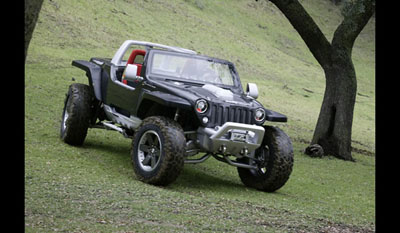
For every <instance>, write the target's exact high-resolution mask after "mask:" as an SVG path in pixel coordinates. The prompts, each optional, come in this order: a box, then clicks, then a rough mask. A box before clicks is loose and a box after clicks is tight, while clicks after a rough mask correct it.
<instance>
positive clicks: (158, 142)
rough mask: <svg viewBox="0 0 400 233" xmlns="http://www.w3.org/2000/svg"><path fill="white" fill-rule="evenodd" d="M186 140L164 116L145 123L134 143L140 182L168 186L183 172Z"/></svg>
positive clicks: (178, 127) (180, 131) (133, 155)
mask: <svg viewBox="0 0 400 233" xmlns="http://www.w3.org/2000/svg"><path fill="white" fill-rule="evenodd" d="M185 146H186V140H185V136H184V134H183V130H182V128H181V127H180V125H179V124H177V123H176V122H175V121H173V120H171V119H169V118H166V117H161V116H152V117H148V118H146V119H144V120H143V122H142V125H141V126H140V127H139V129H138V130H137V131H136V132H135V137H134V139H133V141H132V149H131V156H132V164H133V169H134V172H135V174H136V176H137V177H138V179H139V180H141V181H143V182H145V183H149V184H154V185H168V184H170V183H172V182H173V181H175V180H176V178H177V177H178V176H179V174H180V173H181V171H182V170H183V164H184V154H185Z"/></svg>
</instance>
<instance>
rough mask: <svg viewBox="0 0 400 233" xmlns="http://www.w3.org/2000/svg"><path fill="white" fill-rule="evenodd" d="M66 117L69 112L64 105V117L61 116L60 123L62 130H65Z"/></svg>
mask: <svg viewBox="0 0 400 233" xmlns="http://www.w3.org/2000/svg"><path fill="white" fill-rule="evenodd" d="M68 117H69V113H68V110H67V107H65V110H64V117H63V124H62V127H63V130H65V128H66V127H67V120H68Z"/></svg>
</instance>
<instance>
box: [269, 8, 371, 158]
mask: <svg viewBox="0 0 400 233" xmlns="http://www.w3.org/2000/svg"><path fill="white" fill-rule="evenodd" d="M270 1H271V2H272V3H274V4H275V5H276V6H277V7H278V8H279V9H280V10H281V11H282V13H283V14H284V15H285V16H286V18H287V19H288V20H289V22H290V23H291V24H292V26H293V27H294V28H295V29H296V31H297V32H298V33H299V34H300V36H301V38H302V39H303V40H304V42H305V43H306V45H307V47H308V48H309V49H310V51H311V53H312V54H313V56H314V57H315V59H316V60H317V61H318V63H319V64H320V65H321V67H322V68H323V69H324V72H325V80H326V85H325V93H324V99H323V102H322V106H321V111H320V114H319V117H318V122H317V125H316V127H315V131H314V135H313V139H312V142H311V144H319V145H321V146H322V148H323V150H324V152H325V154H330V155H334V156H336V157H338V158H341V159H344V160H351V161H353V158H352V156H351V130H352V125H353V112H354V104H355V99H356V93H357V79H356V72H355V69H354V66H353V62H352V59H351V52H352V48H353V45H354V41H355V39H356V38H357V36H358V35H359V34H360V32H361V30H362V29H363V28H364V27H365V25H366V24H367V23H368V20H369V19H370V18H371V16H372V15H373V13H374V12H375V0H357V1H356V2H354V4H353V6H352V7H351V9H350V10H349V11H348V12H346V14H345V15H344V20H343V22H342V23H341V24H340V25H339V26H338V28H337V29H336V31H335V33H334V37H333V39H332V42H331V43H329V41H328V40H327V39H326V37H325V36H324V34H323V33H322V32H321V30H320V29H319V27H318V26H317V25H316V23H315V22H314V20H313V19H312V18H311V16H310V15H309V14H308V13H307V12H306V10H305V9H304V8H303V6H302V5H301V4H300V3H299V1H298V0H270Z"/></svg>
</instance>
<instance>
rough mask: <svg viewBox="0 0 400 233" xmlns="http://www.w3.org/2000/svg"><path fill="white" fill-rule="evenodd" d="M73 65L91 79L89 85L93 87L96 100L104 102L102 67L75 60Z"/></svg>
mask: <svg viewBox="0 0 400 233" xmlns="http://www.w3.org/2000/svg"><path fill="white" fill-rule="evenodd" d="M72 65H73V66H76V67H78V68H80V69H82V70H84V71H86V76H87V77H88V79H89V85H90V86H91V87H93V91H94V95H95V97H96V99H97V100H99V101H102V96H101V67H100V66H99V65H96V64H94V63H92V62H90V61H84V60H73V61H72Z"/></svg>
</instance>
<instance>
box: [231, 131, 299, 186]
mask: <svg viewBox="0 0 400 233" xmlns="http://www.w3.org/2000/svg"><path fill="white" fill-rule="evenodd" d="M264 128H265V133H264V139H263V142H262V144H261V146H260V147H259V148H258V149H257V150H256V151H255V152H254V158H255V159H256V160H251V159H248V158H242V159H239V161H240V162H244V163H247V164H251V165H257V167H258V169H246V168H240V167H239V168H238V173H239V177H240V179H241V181H242V182H243V183H244V184H245V185H246V186H249V187H252V188H256V189H258V190H262V191H266V192H274V191H276V190H278V189H279V188H281V187H282V186H283V185H284V184H285V183H286V181H287V180H288V179H289V176H290V174H291V173H292V168H293V147H292V143H291V141H290V138H289V136H287V135H286V134H285V133H284V132H283V131H282V130H281V129H279V128H277V127H272V126H264ZM256 161H257V162H256Z"/></svg>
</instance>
